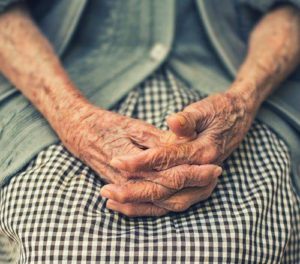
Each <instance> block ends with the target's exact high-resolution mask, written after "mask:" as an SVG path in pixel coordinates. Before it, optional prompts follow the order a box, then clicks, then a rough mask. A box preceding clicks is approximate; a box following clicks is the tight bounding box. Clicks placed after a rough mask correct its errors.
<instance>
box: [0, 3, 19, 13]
mask: <svg viewBox="0 0 300 264" xmlns="http://www.w3.org/2000/svg"><path fill="white" fill-rule="evenodd" d="M18 2H23V0H0V13H2V12H5V10H6V9H7V7H9V6H10V5H12V4H14V3H18Z"/></svg>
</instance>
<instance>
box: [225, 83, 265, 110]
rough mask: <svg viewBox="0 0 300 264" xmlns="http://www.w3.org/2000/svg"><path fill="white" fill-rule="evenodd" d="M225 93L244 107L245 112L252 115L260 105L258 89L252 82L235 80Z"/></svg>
mask: <svg viewBox="0 0 300 264" xmlns="http://www.w3.org/2000/svg"><path fill="white" fill-rule="evenodd" d="M226 93H228V94H230V95H231V96H233V97H234V98H236V100H237V101H239V102H240V104H241V105H243V106H244V107H245V110H246V111H247V112H249V113H253V114H254V115H255V113H256V111H257V110H258V109H259V107H260V105H261V103H262V99H261V97H260V95H259V88H258V87H257V85H256V83H255V82H253V81H247V80H242V81H240V80H237V81H235V82H234V83H233V84H232V85H231V87H230V88H229V89H228V90H227V92H226Z"/></svg>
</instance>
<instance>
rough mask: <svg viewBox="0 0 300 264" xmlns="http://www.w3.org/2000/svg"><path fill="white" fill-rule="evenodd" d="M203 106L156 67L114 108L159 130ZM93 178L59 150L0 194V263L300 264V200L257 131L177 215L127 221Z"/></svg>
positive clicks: (286, 166) (277, 147) (267, 134)
mask: <svg viewBox="0 0 300 264" xmlns="http://www.w3.org/2000/svg"><path fill="white" fill-rule="evenodd" d="M201 98H203V95H201V94H200V93H199V92H196V91H193V90H192V89H189V88H187V85H186V84H184V83H183V82H181V81H180V80H177V79H176V78H175V77H174V75H173V74H172V73H171V71H170V70H168V69H166V68H161V69H160V70H159V71H158V72H156V73H155V74H153V75H152V76H151V77H149V78H148V79H147V80H146V81H145V82H144V83H142V84H141V85H139V86H138V87H136V88H135V89H134V90H133V91H131V92H130V93H129V94H128V96H126V98H125V99H123V100H122V101H121V102H120V103H119V104H118V105H117V106H116V107H115V108H114V110H115V111H118V112H120V113H121V114H124V115H128V116H132V117H136V118H139V119H143V120H145V121H147V122H149V123H151V124H154V125H155V126H157V127H159V128H161V129H166V128H167V127H166V122H165V118H166V116H168V115H169V114H171V113H174V112H177V111H179V110H182V109H183V108H184V106H186V105H188V104H190V103H192V102H194V101H197V100H200V99H201ZM103 184H104V183H103V182H102V181H101V179H100V177H99V176H98V175H96V174H95V173H94V172H93V171H92V170H91V169H89V168H88V167H87V166H85V165H84V164H83V163H82V162H81V161H80V160H78V159H76V158H75V157H73V156H72V155H71V154H70V153H69V152H68V151H67V150H66V149H65V148H64V147H63V146H62V145H61V144H57V145H52V146H50V147H48V148H47V149H45V150H43V151H42V152H40V153H39V154H38V156H37V157H36V158H35V159H34V160H33V161H32V162H31V163H30V164H29V165H28V166H27V167H26V168H25V169H24V170H23V171H22V172H20V173H18V174H17V175H15V177H13V179H12V180H11V181H10V182H9V183H8V184H7V185H5V186H4V187H3V188H2V189H1V190H0V263H10V262H11V263H16V262H19V263H93V262H97V263H281V262H282V263H300V236H299V234H300V200H299V198H298V197H297V196H296V195H295V193H294V191H293V188H292V186H291V181H290V156H289V151H288V149H287V147H286V145H285V144H284V142H283V141H282V140H281V139H279V138H278V136H276V135H275V134H274V133H273V132H272V131H271V130H270V129H269V128H268V127H267V126H266V125H264V124H262V123H259V122H257V121H256V122H255V123H254V124H253V126H252V127H251V129H250V131H249V133H248V134H247V136H246V138H245V139H244V141H243V142H242V143H241V145H240V146H239V148H238V149H237V150H236V151H234V153H233V154H232V155H231V156H230V158H228V159H227V160H226V161H225V163H224V173H223V175H222V176H221V177H220V181H219V183H218V186H217V187H216V189H215V191H214V192H213V194H212V196H211V198H209V199H208V200H206V201H204V202H200V203H198V204H196V205H194V206H192V207H191V208H190V209H189V210H187V211H185V212H182V213H170V214H168V215H166V216H163V217H157V218H154V217H143V218H128V217H125V216H123V215H121V214H119V213H116V212H113V211H110V210H109V209H107V208H106V207H105V202H106V200H105V199H104V198H102V197H100V195H99V190H100V188H101V186H103Z"/></svg>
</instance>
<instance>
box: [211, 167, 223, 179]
mask: <svg viewBox="0 0 300 264" xmlns="http://www.w3.org/2000/svg"><path fill="white" fill-rule="evenodd" d="M221 173H222V168H221V167H217V168H215V169H214V173H213V174H214V177H219V176H220V175H221Z"/></svg>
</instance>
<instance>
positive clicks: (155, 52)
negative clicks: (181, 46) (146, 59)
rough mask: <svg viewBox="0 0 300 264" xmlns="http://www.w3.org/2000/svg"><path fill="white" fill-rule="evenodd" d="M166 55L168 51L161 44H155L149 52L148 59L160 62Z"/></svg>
mask: <svg viewBox="0 0 300 264" xmlns="http://www.w3.org/2000/svg"><path fill="white" fill-rule="evenodd" d="M167 53H168V49H167V47H166V46H165V45H163V44H161V43H156V44H155V45H154V46H153V47H152V49H151V50H150V58H151V59H153V60H155V61H161V60H163V59H164V58H165V56H166V55H167Z"/></svg>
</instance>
